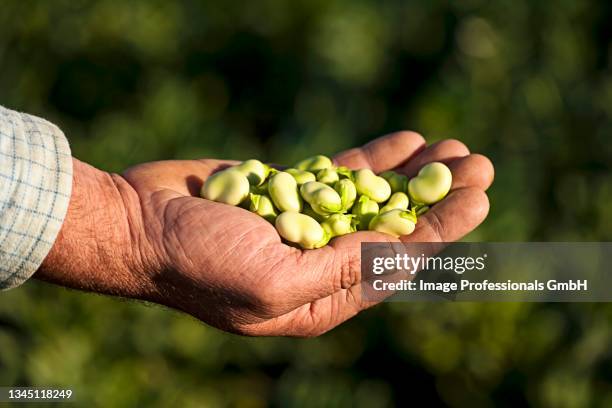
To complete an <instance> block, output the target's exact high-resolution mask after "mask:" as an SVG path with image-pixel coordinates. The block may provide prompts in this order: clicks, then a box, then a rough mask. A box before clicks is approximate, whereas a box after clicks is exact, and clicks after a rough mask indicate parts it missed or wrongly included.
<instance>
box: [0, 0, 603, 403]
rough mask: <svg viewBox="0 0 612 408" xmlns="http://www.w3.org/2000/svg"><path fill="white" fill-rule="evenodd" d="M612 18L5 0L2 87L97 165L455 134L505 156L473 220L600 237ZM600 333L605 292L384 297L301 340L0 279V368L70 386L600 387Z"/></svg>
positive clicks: (121, 395) (461, 8) (518, 396)
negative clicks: (595, 295)
mask: <svg viewBox="0 0 612 408" xmlns="http://www.w3.org/2000/svg"><path fill="white" fill-rule="evenodd" d="M610 21H612V7H611V3H610V2H607V1H600V2H598V1H570V0H560V1H556V2H540V1H528V0H516V1H514V0H504V1H495V2H488V1H481V0H469V1H462V2H449V1H444V0H430V1H425V0H423V1H362V0H351V1H348V0H346V1H330V0H326V1H322V0H294V1H291V2H287V1H280V0H278V1H277V0H264V1H250V2H218V1H205V0H202V1H196V0H181V1H162V0H147V1H144V0H142V1H118V0H117V1H114V0H101V1H87V0H63V1H62V0H53V1H51V0H48V1H20V0H3V1H2V2H1V4H0V104H2V105H4V106H6V107H9V108H13V109H18V110H21V111H26V112H29V113H33V114H37V115H39V116H42V117H45V118H47V119H49V120H51V121H53V122H55V123H57V124H58V125H59V126H60V127H61V128H62V129H63V130H64V132H65V133H66V135H67V136H68V137H69V139H70V140H71V144H72V148H73V153H74V155H75V156H76V157H78V158H80V159H82V160H85V161H88V162H90V163H92V164H94V165H96V166H98V167H100V168H102V169H105V170H109V171H121V170H122V169H124V168H125V167H127V166H129V165H132V164H135V163H139V162H143V161H150V160H156V159H168V158H181V159H182V158H196V157H222V158H236V159H245V158H251V157H257V158H260V159H263V160H268V161H275V162H281V163H291V162H293V161H294V160H296V159H298V158H302V157H304V156H306V155H310V154H314V153H326V154H333V153H334V152H336V151H339V150H341V149H345V148H348V147H352V146H356V145H360V144H362V143H364V142H366V141H368V140H370V139H372V138H374V137H376V136H377V135H380V134H384V133H385V132H389V131H393V130H398V129H413V130H416V131H419V132H420V133H422V134H423V135H424V136H425V137H426V138H427V140H428V142H434V141H436V140H440V139H442V138H449V137H452V138H457V139H460V140H462V141H463V142H464V143H466V144H467V145H469V146H470V148H471V149H472V150H473V151H476V152H481V153H484V154H486V155H488V156H489V157H490V158H491V159H492V161H493V162H494V164H495V166H496V173H497V177H496V181H495V184H494V185H493V187H492V188H491V190H490V200H491V213H490V215H489V218H488V219H487V221H486V222H485V223H484V224H483V225H482V226H481V227H479V228H478V229H477V230H476V231H475V232H474V233H472V234H471V235H470V236H469V237H467V239H469V240H474V241H480V240H486V241H538V240H541V241H574V240H576V241H597V240H612V172H611V163H612V121H611V120H610V118H611V116H612V75H610V73H611V66H612V43H611V34H612V25H610ZM611 344H612V306H610V305H607V304H469V303H468V304H427V303H421V304H406V303H395V304H385V305H382V306H379V307H376V308H374V309H373V310H370V311H367V312H364V313H362V314H361V315H360V316H358V317H357V318H355V319H353V320H352V321H350V322H348V323H346V324H344V325H343V326H341V327H339V328H337V329H336V330H334V331H332V332H331V333H328V334H327V335H324V336H323V337H321V338H317V339H311V340H293V339H250V338H241V337H237V336H233V335H228V334H224V333H221V332H219V331H217V330H214V329H211V328H209V327H206V326H204V325H202V324H200V323H198V322H197V321H195V320H193V319H191V318H189V317H187V316H184V315H181V314H178V313H175V312H171V311H168V310H165V309H163V308H160V307H156V306H150V305H143V304H138V303H135V302H128V301H121V300H117V299H111V298H105V297H101V296H95V295H87V294H82V293H77V292H74V291H68V290H64V289H60V288H57V287H52V286H49V285H45V284H42V283H39V282H30V283H28V284H26V285H25V286H24V287H22V288H20V289H17V290H13V291H9V292H7V293H2V294H1V295H0V385H21V386H26V385H43V386H46V385H57V386H66V387H71V388H73V389H75V390H76V392H77V393H78V394H79V404H78V405H79V406H81V405H82V406H101V407H108V406H113V407H135V406H159V407H165V406H181V407H201V406H232V407H234V406H235V407H260V406H266V405H276V406H292V407H310V406H315V407H318V406H337V407H344V406H363V407H379V406H380V407H383V406H391V405H404V406H405V405H408V404H410V403H411V402H413V401H415V399H416V398H419V399H421V400H422V399H425V400H427V401H430V402H431V404H432V405H434V404H435V403H442V404H446V405H449V406H453V407H454V406H466V405H468V406H473V407H481V406H482V407H489V406H519V405H525V404H530V405H533V406H541V407H585V406H610V405H612V383H611V381H612V352H611V348H610V345H611Z"/></svg>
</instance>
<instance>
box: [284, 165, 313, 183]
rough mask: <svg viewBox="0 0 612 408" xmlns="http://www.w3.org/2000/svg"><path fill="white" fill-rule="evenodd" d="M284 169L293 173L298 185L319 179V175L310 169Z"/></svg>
mask: <svg viewBox="0 0 612 408" xmlns="http://www.w3.org/2000/svg"><path fill="white" fill-rule="evenodd" d="M283 171H284V172H286V173H289V174H291V175H292V176H293V178H294V179H295V181H296V182H297V184H298V186H301V185H302V184H305V183H308V182H309V181H317V177H316V176H315V175H314V174H313V173H311V172H309V171H305V170H298V169H294V168H289V169H285V170H283Z"/></svg>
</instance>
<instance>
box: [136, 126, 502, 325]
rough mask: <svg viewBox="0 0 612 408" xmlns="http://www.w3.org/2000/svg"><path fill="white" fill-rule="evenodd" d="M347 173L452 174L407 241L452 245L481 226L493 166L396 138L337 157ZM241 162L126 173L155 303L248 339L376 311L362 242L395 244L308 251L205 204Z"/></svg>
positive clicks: (447, 146)
mask: <svg viewBox="0 0 612 408" xmlns="http://www.w3.org/2000/svg"><path fill="white" fill-rule="evenodd" d="M334 161H335V162H336V164H338V165H344V166H348V167H350V168H371V169H372V170H373V171H374V172H376V173H379V172H382V171H385V170H389V169H394V170H396V171H398V172H400V173H404V174H407V175H409V176H411V175H414V174H415V173H416V172H417V171H418V170H419V169H420V168H421V167H422V166H423V165H424V164H426V163H428V162H432V161H442V162H445V163H447V165H448V166H449V168H450V169H451V171H452V173H453V186H452V190H451V193H450V194H449V196H448V197H447V198H446V199H445V200H444V201H442V202H441V203H439V204H438V205H436V206H434V207H433V208H432V210H431V211H429V212H428V213H426V214H425V215H424V216H423V217H422V218H420V219H419V223H418V224H417V229H416V230H415V232H414V233H413V234H412V235H410V236H406V237H402V238H401V239H402V240H403V241H406V242H408V241H411V242H438V241H440V242H450V241H454V240H457V239H459V238H461V237H462V236H464V235H465V234H467V233H468V232H470V231H471V230H472V229H474V228H475V227H476V226H478V224H480V223H481V222H482V221H483V220H484V218H485V217H486V214H487V212H488V209H489V204H488V200H487V196H486V194H485V193H484V191H485V190H486V189H487V188H488V187H489V185H490V184H491V182H492V179H493V167H492V165H491V163H490V161H489V160H488V159H486V158H485V157H484V156H481V155H476V154H470V153H469V151H468V149H467V148H466V147H465V146H464V145H463V144H462V143H460V142H458V141H456V140H445V141H441V142H439V143H436V144H433V145H431V146H429V147H425V141H424V140H423V138H422V137H421V136H419V135H418V134H416V133H413V132H397V133H393V134H390V135H387V136H385V137H382V138H379V139H377V140H375V141H373V142H370V143H369V144H367V145H365V146H364V147H362V148H358V149H351V150H348V151H346V152H343V153H340V154H339V155H337V156H336V157H335V158H334ZM232 164H235V162H230V161H220V160H208V159H205V160H186V161H164V162H153V163H146V164H142V165H139V166H136V167H133V168H131V169H129V170H128V171H126V173H125V174H124V177H125V179H126V180H127V182H128V183H129V184H130V185H131V186H132V187H133V188H134V190H135V191H136V193H137V194H138V198H139V202H140V206H141V209H140V210H141V211H138V212H137V213H138V214H141V215H139V217H142V220H140V219H139V220H136V221H137V222H133V224H135V225H142V229H143V230H144V231H143V236H144V237H145V240H146V241H147V246H148V247H150V248H151V251H150V252H151V253H153V254H155V255H154V256H155V258H156V260H155V262H149V263H150V264H152V265H153V264H155V265H159V267H157V268H154V269H155V270H154V271H153V275H152V279H153V281H154V283H155V286H156V295H155V296H152V297H151V298H150V299H148V300H152V301H155V302H158V303H162V304H165V305H167V306H169V307H172V308H176V309H179V310H183V311H185V312H187V313H190V314H191V315H193V316H195V317H197V318H199V319H201V320H203V321H204V322H207V323H209V324H211V325H213V326H216V327H218V328H221V329H224V330H228V331H232V332H236V333H242V334H248V335H295V336H312V335H318V334H321V333H323V332H325V331H327V330H330V329H331V328H333V327H335V326H337V325H338V324H340V323H342V322H343V321H345V320H347V319H349V318H350V317H352V316H354V315H355V314H357V313H358V312H359V311H361V310H363V309H365V308H367V307H369V306H371V305H372V302H368V301H366V300H364V299H363V298H362V296H361V288H360V280H361V276H360V244H361V242H364V241H368V242H377V241H395V239H394V238H393V237H391V236H388V235H385V234H381V233H376V232H365V231H364V232H358V233H355V234H349V235H346V236H343V237H338V238H335V239H334V240H332V241H331V242H330V244H329V245H328V246H325V247H323V248H320V249H316V250H300V249H297V248H294V247H291V246H288V245H286V244H284V243H282V242H281V239H280V237H279V235H278V233H277V232H276V230H275V229H274V227H273V226H272V225H271V224H269V223H268V222H267V221H265V220H264V219H262V218H261V217H259V216H257V215H255V214H253V213H250V212H249V211H246V210H244V209H241V208H238V207H232V206H229V205H225V204H220V203H216V202H212V201H208V200H203V199H201V198H199V197H198V192H199V189H200V187H201V185H202V183H203V180H205V179H206V178H207V177H208V176H209V175H210V174H212V173H214V172H215V171H217V170H219V169H221V168H224V167H227V166H228V165H232Z"/></svg>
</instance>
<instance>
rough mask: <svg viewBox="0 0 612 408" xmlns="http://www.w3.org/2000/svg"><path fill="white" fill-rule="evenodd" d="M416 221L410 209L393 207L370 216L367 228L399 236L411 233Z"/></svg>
mask: <svg viewBox="0 0 612 408" xmlns="http://www.w3.org/2000/svg"><path fill="white" fill-rule="evenodd" d="M416 222H417V219H416V216H415V215H414V214H413V213H412V212H411V211H407V210H400V209H395V210H391V211H387V212H385V213H380V214H378V215H377V216H376V217H374V218H372V220H371V221H370V225H369V228H370V230H372V231H377V232H384V233H385V234H389V235H392V236H394V237H395V238H399V237H400V236H402V235H410V234H412V232H413V231H414V228H415V226H416Z"/></svg>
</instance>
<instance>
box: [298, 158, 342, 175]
mask: <svg viewBox="0 0 612 408" xmlns="http://www.w3.org/2000/svg"><path fill="white" fill-rule="evenodd" d="M332 166H333V163H332V161H331V159H330V158H329V157H327V156H323V155H317V156H312V157H309V158H307V159H304V160H301V161H299V162H297V163H296V164H295V166H293V167H295V168H296V169H298V170H305V171H310V172H313V173H316V172H317V171H319V170H323V169H327V168H330V167H332Z"/></svg>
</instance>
